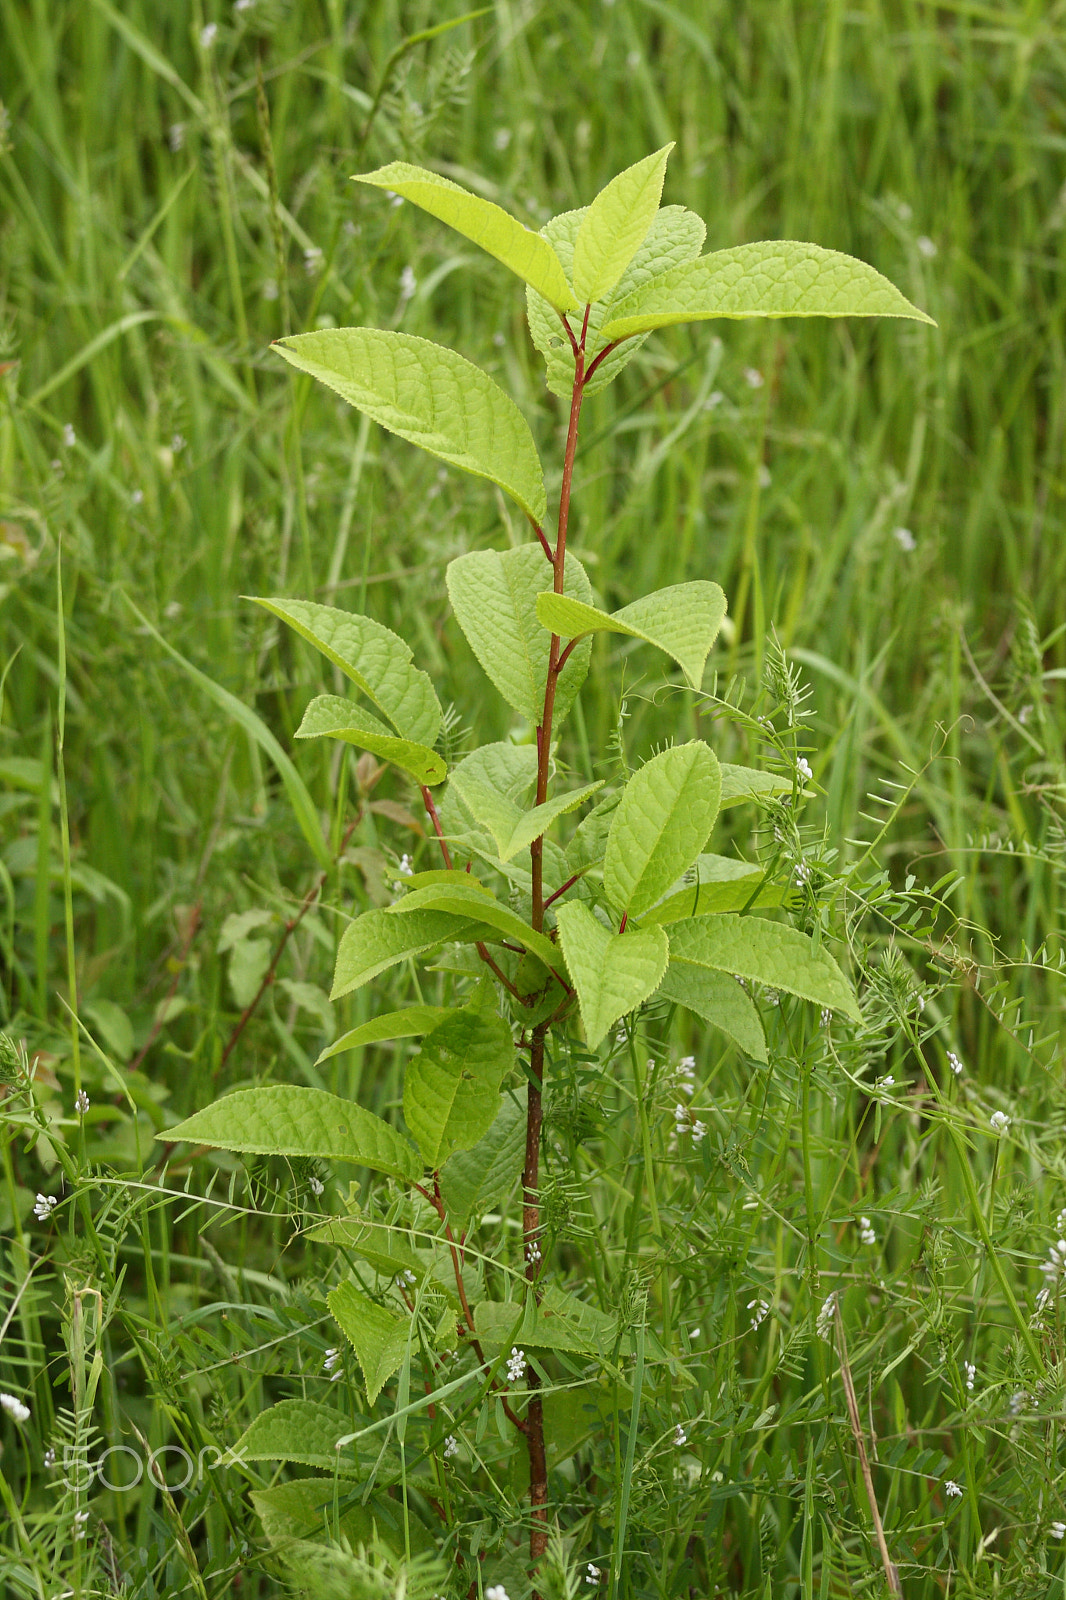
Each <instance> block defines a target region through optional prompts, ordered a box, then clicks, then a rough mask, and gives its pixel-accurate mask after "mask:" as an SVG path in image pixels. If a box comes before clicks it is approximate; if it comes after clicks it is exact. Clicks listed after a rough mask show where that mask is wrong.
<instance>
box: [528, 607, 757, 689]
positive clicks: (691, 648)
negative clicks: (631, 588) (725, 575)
mask: <svg viewBox="0 0 1066 1600" xmlns="http://www.w3.org/2000/svg"><path fill="white" fill-rule="evenodd" d="M725 613H726V598H725V594H724V593H723V591H722V589H721V588H720V587H719V585H718V584H717V583H706V582H702V581H701V582H696V583H674V584H671V585H670V587H669V588H667V589H657V590H656V591H655V593H654V594H648V595H644V596H643V597H642V598H641V599H640V600H634V601H633V602H632V603H631V604H630V605H628V606H623V607H622V609H621V610H620V611H614V612H607V611H601V610H600V609H599V608H598V607H597V606H590V605H585V604H584V603H583V602H582V601H580V600H572V599H570V598H569V597H568V596H567V595H561V594H553V593H551V592H542V593H541V594H538V596H537V618H538V620H539V622H540V624H541V627H543V628H547V630H548V632H549V633H557V634H559V635H561V637H562V638H564V639H574V638H579V637H581V636H582V635H583V634H586V633H621V634H626V635H627V636H628V637H629V638H631V639H643V640H644V641H645V643H646V644H654V645H657V646H658V648H659V649H660V650H665V652H666V654H667V655H668V656H672V657H673V659H674V660H675V661H676V662H677V664H678V666H679V667H680V668H681V670H682V672H683V673H684V674H685V677H686V678H687V679H688V681H689V683H690V684H691V685H692V687H693V688H694V689H698V688H699V687H700V684H701V683H702V682H703V669H704V667H705V666H706V664H707V657H708V656H709V655H710V652H711V646H712V645H713V644H714V641H715V639H717V637H718V632H719V629H720V628H721V626H722V622H723V620H724V618H725Z"/></svg>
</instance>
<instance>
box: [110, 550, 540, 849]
mask: <svg viewBox="0 0 1066 1600" xmlns="http://www.w3.org/2000/svg"><path fill="white" fill-rule="evenodd" d="M567 565H569V562H568V563H567ZM126 604H127V605H128V606H129V608H130V610H131V611H132V612H133V614H134V616H135V617H136V618H137V620H138V622H139V623H140V624H141V626H142V628H144V630H145V632H146V633H148V634H150V635H151V636H152V638H153V639H154V640H155V641H156V643H157V644H159V645H161V646H162V648H163V649H164V650H165V651H166V653H167V655H168V656H170V657H171V658H172V660H174V661H176V662H177V663H178V665H179V666H180V667H181V669H182V671H183V672H184V673H185V674H186V675H187V676H188V677H190V678H191V679H192V681H193V682H194V683H196V684H199V686H200V688H201V689H203V690H204V691H205V692H206V693H207V694H208V695H210V697H211V699H212V700H213V701H214V702H215V704H216V705H217V706H220V707H221V708H222V710H223V711H224V712H226V714H227V715H228V716H230V717H232V718H233V720H234V722H236V723H237V724H238V725H239V726H240V727H242V728H243V729H244V731H245V733H246V734H247V735H248V736H249V738H250V739H253V740H254V741H255V743H256V744H257V745H258V746H259V748H260V749H261V750H262V751H263V752H264V754H265V755H267V756H268V757H269V758H270V760H271V761H272V762H273V763H274V766H275V767H276V769H277V773H278V776H279V778H280V779H281V781H282V783H283V784H284V785H285V792H286V794H287V795H288V797H289V803H290V805H291V806H292V809H293V814H294V815H295V817H296V821H297V823H298V824H299V827H300V832H301V833H302V834H303V836H304V838H305V839H306V840H307V843H308V844H309V845H310V846H311V850H312V851H313V853H314V856H315V858H316V860H317V861H318V864H319V866H320V867H322V868H323V869H324V870H325V871H327V872H328V871H329V870H330V869H331V868H332V866H333V857H332V855H331V854H330V850H329V847H328V845H327V844H326V841H325V838H324V837H323V834H322V825H321V823H320V822H319V819H318V808H317V807H316V805H315V803H314V801H313V800H312V799H311V794H310V791H309V789H308V788H307V785H306V784H305V783H304V781H303V779H302V778H301V777H300V774H299V773H298V772H297V770H296V768H295V767H294V766H293V764H292V761H291V760H290V759H289V757H288V756H287V755H286V754H285V752H284V750H283V749H282V748H281V746H280V744H279V743H278V741H277V739H276V738H275V737H274V735H273V734H272V733H271V731H270V729H269V728H268V727H267V726H266V724H265V723H264V722H263V721H262V720H261V719H260V718H259V717H257V716H256V714H255V712H254V711H253V710H252V709H251V707H250V706H246V705H245V704H244V702H243V701H242V700H238V699H237V696H236V695H234V694H230V692H229V690H228V689H223V687H222V685H221V684H219V683H216V682H215V681H214V679H213V678H209V677H208V676H207V674H206V673H203V672H201V671H200V670H199V668H198V667H194V666H193V664H192V662H191V661H186V659H185V657H184V656H183V655H181V654H180V652H179V651H177V650H175V649H174V646H173V645H172V644H168V643H167V641H166V640H165V639H164V638H163V635H162V634H161V633H159V632H158V630H157V629H156V628H153V626H152V624H151V623H150V622H149V621H148V618H147V617H146V616H145V615H144V613H143V612H141V611H139V610H138V609H137V607H136V606H135V605H134V604H133V601H132V600H130V599H129V597H128V596H127V597H126Z"/></svg>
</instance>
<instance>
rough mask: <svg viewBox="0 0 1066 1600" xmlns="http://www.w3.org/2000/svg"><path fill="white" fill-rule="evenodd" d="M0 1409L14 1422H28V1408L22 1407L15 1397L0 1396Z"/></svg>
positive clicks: (8, 1395)
mask: <svg viewBox="0 0 1066 1600" xmlns="http://www.w3.org/2000/svg"><path fill="white" fill-rule="evenodd" d="M0 1407H3V1409H4V1410H5V1411H6V1412H7V1414H8V1416H9V1417H13V1418H14V1419H15V1421H16V1422H26V1421H28V1420H29V1415H30V1408H29V1406H24V1405H23V1403H22V1401H21V1400H20V1399H19V1398H18V1396H17V1395H14V1394H0Z"/></svg>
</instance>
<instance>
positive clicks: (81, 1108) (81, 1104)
mask: <svg viewBox="0 0 1066 1600" xmlns="http://www.w3.org/2000/svg"><path fill="white" fill-rule="evenodd" d="M74 1109H75V1111H76V1112H77V1113H78V1116H79V1117H83V1116H84V1115H85V1113H86V1112H87V1111H88V1109H89V1096H88V1095H87V1094H86V1093H85V1090H84V1089H79V1090H78V1092H77V1094H76V1095H75V1097H74Z"/></svg>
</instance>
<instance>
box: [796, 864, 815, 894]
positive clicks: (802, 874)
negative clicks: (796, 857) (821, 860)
mask: <svg viewBox="0 0 1066 1600" xmlns="http://www.w3.org/2000/svg"><path fill="white" fill-rule="evenodd" d="M792 881H793V883H794V884H795V885H796V887H797V889H802V888H804V887H805V885H807V884H808V883H810V881H811V869H810V867H809V866H808V864H807V862H806V861H797V862H796V867H795V870H794V872H793V874H792Z"/></svg>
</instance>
